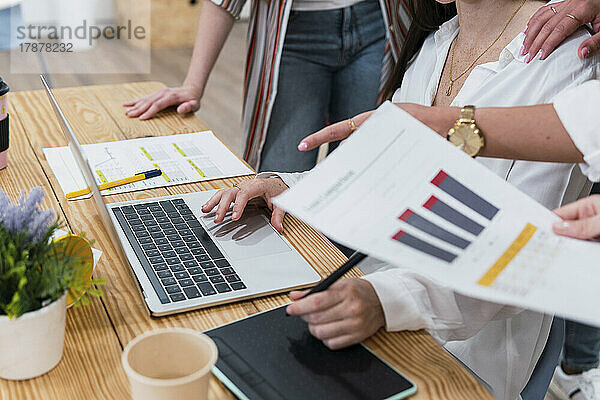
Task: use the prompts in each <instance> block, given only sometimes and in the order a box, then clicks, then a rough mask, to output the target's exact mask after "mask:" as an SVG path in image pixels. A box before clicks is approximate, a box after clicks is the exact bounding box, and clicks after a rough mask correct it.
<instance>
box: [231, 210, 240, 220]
mask: <svg viewBox="0 0 600 400" xmlns="http://www.w3.org/2000/svg"><path fill="white" fill-rule="evenodd" d="M238 215H239V213H238V212H237V211H234V212H233V214H231V218H232V219H237V217H238Z"/></svg>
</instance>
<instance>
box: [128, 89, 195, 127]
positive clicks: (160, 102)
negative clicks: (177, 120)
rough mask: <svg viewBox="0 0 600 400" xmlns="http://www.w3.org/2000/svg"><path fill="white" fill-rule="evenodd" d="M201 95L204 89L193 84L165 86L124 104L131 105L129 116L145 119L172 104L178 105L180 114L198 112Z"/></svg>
mask: <svg viewBox="0 0 600 400" xmlns="http://www.w3.org/2000/svg"><path fill="white" fill-rule="evenodd" d="M200 97H202V91H201V90H199V89H197V88H195V87H192V86H182V87H178V88H164V89H160V90H159V91H157V92H154V93H152V94H149V95H147V96H144V97H141V98H139V99H137V100H131V101H127V102H125V103H123V106H125V107H129V108H128V109H127V111H126V112H125V114H127V116H128V117H131V118H135V117H139V118H140V119H141V120H145V119H150V118H152V117H153V116H155V115H156V114H157V113H158V112H159V111H162V110H164V109H165V108H167V107H171V106H177V112H178V113H179V114H186V113H191V112H196V111H198V109H200Z"/></svg>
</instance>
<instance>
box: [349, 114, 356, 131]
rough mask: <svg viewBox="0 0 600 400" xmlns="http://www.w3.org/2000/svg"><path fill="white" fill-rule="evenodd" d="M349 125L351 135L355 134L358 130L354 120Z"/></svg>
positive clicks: (350, 120)
mask: <svg viewBox="0 0 600 400" xmlns="http://www.w3.org/2000/svg"><path fill="white" fill-rule="evenodd" d="M348 125H349V126H350V133H354V131H355V130H357V129H358V128H357V127H356V124H355V123H354V120H353V119H352V118H350V119H349V120H348Z"/></svg>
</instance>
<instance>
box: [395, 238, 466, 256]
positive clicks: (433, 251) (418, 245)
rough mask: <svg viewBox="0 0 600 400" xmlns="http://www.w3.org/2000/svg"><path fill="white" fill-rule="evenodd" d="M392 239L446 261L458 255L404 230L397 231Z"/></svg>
mask: <svg viewBox="0 0 600 400" xmlns="http://www.w3.org/2000/svg"><path fill="white" fill-rule="evenodd" d="M392 239H394V240H396V241H397V242H400V243H402V244H404V245H406V246H409V247H412V248H413V249H415V250H417V251H420V252H421V253H425V254H427V255H430V256H432V257H435V258H437V259H439V260H442V261H445V262H447V263H450V262H452V261H454V260H455V259H456V257H458V256H457V255H456V254H453V253H451V252H449V251H446V250H444V249H441V248H439V247H437V246H434V245H433V244H431V243H427V242H426V241H424V240H421V239H419V238H417V237H415V236H413V235H411V234H410V233H406V232H404V231H399V232H398V233H396V234H395V235H394V236H393V237H392Z"/></svg>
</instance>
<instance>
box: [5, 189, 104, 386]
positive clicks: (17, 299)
mask: <svg viewBox="0 0 600 400" xmlns="http://www.w3.org/2000/svg"><path fill="white" fill-rule="evenodd" d="M43 198H44V192H43V190H42V189H41V188H40V187H37V188H34V189H32V190H31V192H30V193H29V195H28V196H26V195H25V193H22V194H21V197H20V198H19V200H18V201H17V202H16V203H13V202H12V201H11V199H10V198H9V197H8V196H7V195H6V194H5V193H4V192H3V191H2V190H0V377H1V378H5V379H29V378H33V377H36V376H39V375H42V374H44V373H46V372H48V371H49V370H51V369H52V368H54V366H56V365H57V364H58V362H59V361H60V359H61V358H62V352H63V345H64V333H65V318H66V298H67V293H69V294H70V296H71V298H73V299H78V300H77V303H76V304H87V303H89V299H88V298H87V297H85V295H84V292H87V293H88V294H90V295H92V296H100V295H101V294H102V293H101V291H100V290H99V289H97V288H95V287H94V285H98V284H103V281H102V280H90V279H88V278H86V277H85V276H86V273H88V272H89V270H90V269H91V268H92V267H93V265H91V263H90V262H89V260H88V259H87V258H85V259H84V258H82V257H80V256H79V255H78V254H77V253H76V252H74V251H72V249H71V248H70V247H68V246H67V247H65V246H64V245H62V244H61V242H57V241H53V240H52V237H53V235H54V233H55V232H56V230H57V229H58V222H57V220H56V217H55V214H54V212H52V211H51V210H43V209H42V208H41V205H42V201H43Z"/></svg>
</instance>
